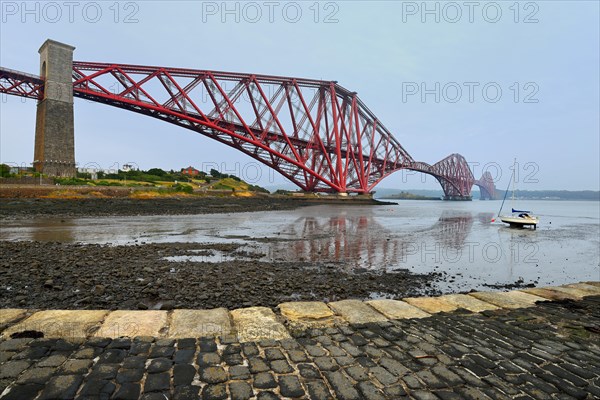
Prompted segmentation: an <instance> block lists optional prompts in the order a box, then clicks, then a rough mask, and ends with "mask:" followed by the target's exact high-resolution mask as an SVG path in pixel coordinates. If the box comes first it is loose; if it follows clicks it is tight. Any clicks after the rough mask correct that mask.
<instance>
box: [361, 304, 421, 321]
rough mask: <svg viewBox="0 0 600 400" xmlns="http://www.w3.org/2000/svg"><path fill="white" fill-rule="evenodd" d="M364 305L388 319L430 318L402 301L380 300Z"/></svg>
mask: <svg viewBox="0 0 600 400" xmlns="http://www.w3.org/2000/svg"><path fill="white" fill-rule="evenodd" d="M365 303H367V304H368V305H370V306H371V307H373V308H374V309H376V310H377V311H379V312H380V313H381V314H383V315H385V316H386V317H387V318H389V319H407V318H427V317H430V316H431V314H429V313H427V312H425V311H423V310H421V309H420V308H417V307H415V306H412V305H410V304H408V303H405V302H404V301H398V300H388V299H381V300H369V301H366V302H365Z"/></svg>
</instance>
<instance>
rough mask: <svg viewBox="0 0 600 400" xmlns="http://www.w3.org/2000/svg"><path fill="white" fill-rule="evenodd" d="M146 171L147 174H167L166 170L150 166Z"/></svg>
mask: <svg viewBox="0 0 600 400" xmlns="http://www.w3.org/2000/svg"><path fill="white" fill-rule="evenodd" d="M146 173H147V174H148V175H156V176H165V175H166V174H167V172H166V171H164V170H162V169H160V168H150V169H149V170H148V171H146Z"/></svg>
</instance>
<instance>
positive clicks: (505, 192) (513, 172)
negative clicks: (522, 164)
mask: <svg viewBox="0 0 600 400" xmlns="http://www.w3.org/2000/svg"><path fill="white" fill-rule="evenodd" d="M515 162H517V159H516V158H515ZM514 175H515V168H514V165H513V171H512V174H511V175H510V181H512V180H513V176H514ZM510 181H508V186H506V190H505V191H504V198H503V199H502V204H501V205H500V209H499V210H498V217H500V213H501V212H502V207H504V202H505V201H506V195H507V194H508V188H509V187H510ZM512 197H513V200H514V198H515V185H514V181H513V195H512ZM511 211H512V209H511ZM494 221H495V219H492V222H494Z"/></svg>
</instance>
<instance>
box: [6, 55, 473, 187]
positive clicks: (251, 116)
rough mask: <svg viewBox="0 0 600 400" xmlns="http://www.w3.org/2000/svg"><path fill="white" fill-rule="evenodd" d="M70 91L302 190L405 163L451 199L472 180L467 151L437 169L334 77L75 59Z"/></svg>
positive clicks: (16, 89)
mask: <svg viewBox="0 0 600 400" xmlns="http://www.w3.org/2000/svg"><path fill="white" fill-rule="evenodd" d="M0 71H1V72H2V74H1V75H0V92H1V93H8V94H15V95H18V96H26V97H33V98H41V96H42V89H43V81H42V80H41V79H40V78H37V77H34V76H27V75H26V74H20V73H15V71H9V70H3V69H2V68H0ZM19 74H20V75H19ZM73 94H74V96H76V97H81V98H85V99H88V100H92V101H96V102H100V103H104V104H108V105H112V106H115V107H119V108H124V109H127V110H130V111H134V112H137V113H141V114H145V115H148V116H152V117H154V118H158V119H161V120H164V121H166V122H169V123H172V124H175V125H178V126H181V127H184V128H187V129H191V130H193V131H196V132H198V133H201V134H203V135H205V136H208V137H210V138H212V139H215V140H217V141H219V142H221V143H224V144H227V145H229V146H231V147H233V148H236V149H238V150H240V151H242V152H243V153H245V154H247V155H249V156H250V157H252V158H254V159H256V160H259V161H260V162H262V163H264V164H266V165H268V166H270V167H271V168H273V169H275V170H276V171H278V172H280V173H281V174H282V175H284V176H285V177H287V178H288V179H289V180H291V181H292V182H294V183H295V184H296V185H298V186H299V187H300V188H302V189H303V190H305V191H321V192H357V193H368V192H370V191H372V190H373V188H374V187H375V185H376V184H377V183H379V182H380V181H381V180H382V179H383V178H384V177H386V176H388V175H390V174H391V173H393V172H395V171H398V170H399V169H414V170H417V171H420V172H424V173H427V174H431V175H433V176H435V177H436V178H437V179H438V181H439V182H440V183H441V185H442V187H443V189H444V193H445V194H446V195H447V196H456V197H468V196H470V191H471V186H472V184H473V181H474V179H473V176H472V174H471V173H470V170H469V168H468V165H467V163H466V161H465V160H464V158H463V157H462V156H460V155H457V154H453V155H451V156H449V157H447V158H445V159H444V160H442V161H440V162H438V163H436V164H434V165H432V166H431V165H429V164H426V163H421V162H416V161H414V160H413V159H412V157H411V156H410V155H409V154H408V152H406V150H405V149H404V148H403V147H402V146H401V145H400V143H399V142H398V141H397V140H396V139H395V138H394V136H393V135H392V134H391V133H390V132H389V131H388V130H387V129H386V128H385V126H384V125H383V124H382V123H381V122H380V121H379V120H378V119H377V118H376V117H375V115H374V114H373V113H372V112H371V111H370V110H369V109H368V108H367V107H366V106H365V105H364V103H363V102H362V101H361V100H360V99H359V98H358V96H357V95H356V93H355V92H350V91H349V90H347V89H345V88H344V87H342V86H340V85H339V84H337V82H334V81H321V80H314V79H300V78H289V77H280V76H269V75H256V74H242V73H230V72H219V71H205V70H194V69H183V68H163V67H150V66H140V65H122V64H107V63H91V62H73ZM469 183H470V186H469Z"/></svg>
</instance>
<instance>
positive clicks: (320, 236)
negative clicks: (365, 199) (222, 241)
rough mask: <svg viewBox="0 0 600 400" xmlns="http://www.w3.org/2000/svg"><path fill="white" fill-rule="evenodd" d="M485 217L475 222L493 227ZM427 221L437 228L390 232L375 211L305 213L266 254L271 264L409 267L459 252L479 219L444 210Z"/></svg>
mask: <svg viewBox="0 0 600 400" xmlns="http://www.w3.org/2000/svg"><path fill="white" fill-rule="evenodd" d="M484 214H485V215H484ZM484 214H483V213H482V214H479V215H478V216H477V219H478V220H479V222H480V223H483V224H486V223H487V224H489V223H490V220H491V217H492V214H489V215H488V213H484ZM427 220H433V221H434V222H433V225H430V226H426V225H425V226H422V227H421V228H418V229H415V228H414V226H411V227H410V228H409V227H408V225H407V226H406V227H405V228H404V229H403V228H402V226H400V227H399V229H393V230H392V229H388V228H386V227H385V226H384V225H382V224H381V223H380V222H379V221H378V216H377V215H376V214H374V213H367V215H365V214H362V213H361V215H352V214H345V213H342V214H336V215H332V216H322V217H315V216H312V215H307V216H303V217H300V218H298V219H296V220H295V221H294V222H293V223H291V224H289V225H288V226H286V227H285V228H284V229H283V230H282V231H281V232H280V237H281V239H280V240H275V241H274V242H271V243H269V245H268V246H265V247H266V248H265V251H266V252H267V258H268V259H270V260H272V261H290V260H298V261H306V262H316V263H319V262H320V263H336V264H340V267H341V268H344V269H347V270H353V269H357V268H366V269H377V270H379V269H390V270H393V269H400V268H407V267H409V266H410V265H409V262H410V260H413V259H415V258H416V259H418V260H421V259H424V258H427V256H428V255H433V256H436V254H435V253H441V252H444V253H448V252H450V251H451V252H454V253H456V252H460V251H461V250H462V249H463V247H464V246H465V244H466V242H467V237H468V236H469V234H470V232H471V228H472V226H473V223H474V220H475V218H474V217H473V215H472V214H471V213H468V212H454V211H447V210H445V211H443V212H442V214H441V215H440V216H439V218H438V219H437V220H435V219H434V218H427ZM286 237H289V238H290V239H286Z"/></svg>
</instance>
